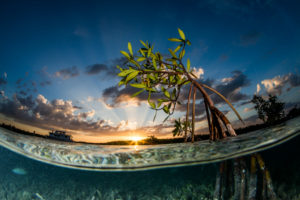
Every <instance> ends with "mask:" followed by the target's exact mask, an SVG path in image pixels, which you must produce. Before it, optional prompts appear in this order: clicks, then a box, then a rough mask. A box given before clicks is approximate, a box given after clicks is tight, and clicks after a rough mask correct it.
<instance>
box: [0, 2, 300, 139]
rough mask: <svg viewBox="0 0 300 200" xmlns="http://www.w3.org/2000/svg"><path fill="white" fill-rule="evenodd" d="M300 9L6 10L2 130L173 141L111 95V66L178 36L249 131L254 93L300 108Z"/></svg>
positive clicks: (0, 13)
mask: <svg viewBox="0 0 300 200" xmlns="http://www.w3.org/2000/svg"><path fill="white" fill-rule="evenodd" d="M299 7H300V6H299V3H298V2H297V1H288V2H284V1H276V0H273V1H272V0H266V1H263V0H262V1H250V2H245V1H237V0H230V1H216V0H205V1H151V2H148V1H105V2H104V1H103V2H101V1H76V2H74V1H64V2H61V1H43V2H36V1H26V2H24V1H9V2H8V1H7V2H5V3H4V2H2V3H1V6H0V19H1V21H0V26H1V31H0V43H1V46H0V75H1V77H0V90H1V91H2V92H1V94H2V99H1V105H0V113H1V120H2V121H5V122H9V123H17V124H18V125H24V126H25V125H29V126H30V127H31V128H28V127H27V126H26V128H28V129H31V130H32V129H37V128H41V129H43V130H41V131H44V132H45V133H46V132H47V131H48V130H50V129H51V128H52V129H65V130H67V131H68V132H70V133H73V134H74V136H75V137H77V139H80V140H84V139H85V140H89V141H96V140H97V141H98V140H105V139H111V138H126V137H127V136H128V135H134V134H139V135H142V136H147V135H151V134H157V136H161V137H168V136H170V135H171V134H170V131H169V130H170V128H169V129H168V126H169V124H168V123H167V124H164V125H162V124H161V122H160V120H161V119H163V118H164V115H163V114H161V115H159V117H158V120H156V122H155V123H154V124H153V123H151V120H152V117H153V112H152V111H151V110H150V109H148V106H147V105H146V103H145V102H144V101H143V99H135V100H132V99H129V98H126V94H127V93H126V91H124V90H122V88H119V89H117V88H116V87H115V86H116V84H117V82H118V80H119V79H118V78H117V76H116V75H115V72H116V70H115V65H116V64H118V63H120V61H121V54H120V50H126V49H127V42H128V41H130V42H131V43H132V45H133V49H134V50H137V49H138V48H139V47H140V44H139V40H144V41H146V40H148V41H150V42H151V43H154V44H155V49H156V50H158V51H160V52H167V48H169V47H172V48H174V47H175V46H174V44H172V43H171V42H169V41H168V40H167V38H170V37H176V36H177V28H181V29H182V30H184V32H185V34H186V36H187V37H188V38H189V40H190V41H191V42H192V46H191V47H190V48H189V50H188V51H187V53H186V56H187V57H189V58H190V59H191V63H192V66H193V67H195V68H197V69H202V70H203V71H204V74H202V76H201V79H200V81H207V79H210V80H214V82H213V83H212V86H214V87H216V88H219V89H221V90H224V92H225V95H227V97H228V98H229V99H230V98H232V99H231V100H234V103H235V106H236V107H237V108H238V110H239V111H240V112H241V115H242V116H243V118H245V119H248V118H249V123H250V121H251V120H252V122H253V121H254V117H252V118H251V116H255V111H254V110H253V109H252V107H253V105H251V104H246V103H244V104H242V102H247V101H249V99H251V97H252V95H253V94H254V93H255V92H257V84H260V88H261V90H260V91H259V92H260V94H262V95H266V94H267V93H272V94H277V95H279V97H280V99H281V100H282V101H285V102H286V103H287V105H289V106H293V105H295V104H297V103H299V100H300V95H299V85H300V83H299V82H300V80H299V79H300V78H299V76H300V75H299V68H300V48H299V46H300V38H299V37H297V36H299V35H300V28H299V23H300V14H299V12H298V10H299ZM224 78H225V79H224ZM222 80H223V81H222ZM262 81H263V82H262ZM222 86H223V87H222ZM287 88H289V90H288V91H287ZM221 92H222V91H221ZM116 95H117V96H116ZM241 104H242V106H241ZM22 106H23V107H22ZM219 106H220V107H221V109H223V110H225V111H226V110H228V108H226V107H224V106H223V104H219ZM8 107H9V108H8ZM20 108H22V109H20ZM14 109H16V110H14ZM51 109H52V110H51ZM46 110H47V112H46ZM55 110H56V111H55ZM54 111H55V112H54ZM182 114H183V112H178V113H177V114H175V117H177V116H180V115H182ZM228 115H229V117H230V116H231V113H228ZM230 118H231V119H232V121H235V120H236V119H235V118H234V117H233V116H232V117H230ZM250 119H251V120H250ZM75 122H76V123H75ZM202 124H205V123H202ZM237 126H238V125H237ZM32 127H34V128H32ZM162 127H163V128H165V131H160V132H159V131H158V130H163V129H161V128H162ZM201 127H202V125H201V122H199V124H198V128H199V129H201ZM99 138H100V139H99Z"/></svg>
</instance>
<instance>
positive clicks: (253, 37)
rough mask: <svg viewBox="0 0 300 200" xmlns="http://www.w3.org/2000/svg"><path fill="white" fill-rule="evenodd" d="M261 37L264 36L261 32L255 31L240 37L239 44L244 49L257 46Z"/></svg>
mask: <svg viewBox="0 0 300 200" xmlns="http://www.w3.org/2000/svg"><path fill="white" fill-rule="evenodd" d="M261 35H262V34H261V33H260V32H258V31H255V30H253V31H249V32H248V33H246V34H243V35H241V36H240V42H239V44H240V45H241V46H244V47H247V46H251V45H255V44H256V43H257V42H258V40H259V38H260V37H261Z"/></svg>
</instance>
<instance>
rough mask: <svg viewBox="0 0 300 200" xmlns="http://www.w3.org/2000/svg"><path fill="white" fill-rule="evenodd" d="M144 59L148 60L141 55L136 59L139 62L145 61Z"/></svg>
mask: <svg viewBox="0 0 300 200" xmlns="http://www.w3.org/2000/svg"><path fill="white" fill-rule="evenodd" d="M144 60H146V58H145V57H139V58H138V59H136V61H138V62H142V61H144Z"/></svg>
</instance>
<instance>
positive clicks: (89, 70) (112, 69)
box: [85, 57, 128, 77]
mask: <svg viewBox="0 0 300 200" xmlns="http://www.w3.org/2000/svg"><path fill="white" fill-rule="evenodd" d="M127 63H128V60H127V58H124V57H121V58H116V59H113V60H110V61H109V62H108V64H99V63H96V64H92V65H88V66H87V67H86V68H85V73H86V74H87V75H96V74H101V75H105V76H112V77H116V75H117V74H118V73H119V72H120V70H119V69H118V68H117V65H119V66H124V65H126V64H127Z"/></svg>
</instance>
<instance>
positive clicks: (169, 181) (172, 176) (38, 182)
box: [0, 136, 300, 200]
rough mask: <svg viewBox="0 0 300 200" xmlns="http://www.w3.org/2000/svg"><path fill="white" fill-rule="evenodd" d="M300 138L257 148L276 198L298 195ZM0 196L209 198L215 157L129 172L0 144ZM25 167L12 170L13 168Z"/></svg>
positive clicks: (55, 199)
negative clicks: (75, 165) (44, 157)
mask: <svg viewBox="0 0 300 200" xmlns="http://www.w3.org/2000/svg"><path fill="white" fill-rule="evenodd" d="M299 144H300V138H299V136H295V137H294V138H292V139H290V140H289V141H286V142H285V143H282V144H280V145H277V146H275V147H272V148H270V149H268V150H265V151H262V152H261V154H262V156H263V158H264V159H265V162H266V165H267V168H268V169H269V170H270V172H271V176H272V179H273V184H274V188H275V192H276V193H277V195H278V198H279V199H295V200H296V199H299V198H300V173H299V168H300V161H299V159H298V155H299V147H298V145H299ZM0 157H1V163H0V173H1V177H0V199H4V200H6V199H7V200H12V199H24V200H27V199H28V200H29V199H45V200H49V199H50V200H60V199H61V200H66V199H69V200H71V199H72V200H73V199H75V200H77V199H78V200H81V199H86V200H96V199H114V200H115V199H124V200H127V199H128V200H132V199H213V198H212V196H213V192H214V185H215V178H216V175H217V172H218V169H219V162H214V163H210V164H202V165H193V166H180V167H169V168H163V169H151V170H144V171H131V172H128V171H126V172H101V171H100V172H99V171H97V172H95V171H82V170H77V169H69V168H64V167H58V166H54V165H49V164H46V163H42V162H39V161H36V160H33V159H30V158H27V157H24V156H22V155H19V154H17V153H14V152H12V151H10V150H8V149H6V148H3V147H0ZM16 169H18V170H17V171H24V172H26V173H15V172H14V171H16Z"/></svg>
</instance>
